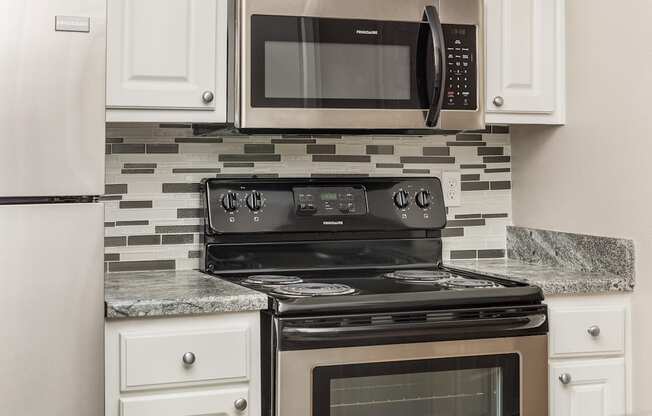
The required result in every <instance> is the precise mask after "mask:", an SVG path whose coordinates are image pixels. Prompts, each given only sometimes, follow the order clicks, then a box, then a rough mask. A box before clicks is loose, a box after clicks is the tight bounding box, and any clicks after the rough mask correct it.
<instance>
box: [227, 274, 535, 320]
mask: <svg viewBox="0 0 652 416" xmlns="http://www.w3.org/2000/svg"><path fill="white" fill-rule="evenodd" d="M217 275H218V276H219V277H221V278H223V279H225V280H229V281H232V282H234V283H237V284H240V285H242V286H246V287H248V288H250V289H253V290H257V291H260V292H263V293H265V294H267V295H268V296H269V298H270V308H271V309H272V310H273V311H274V312H275V313H277V314H299V313H319V312H323V313H330V312H345V311H347V312H352V311H356V312H357V311H370V310H393V309H395V310H405V309H419V308H423V307H428V308H437V307H438V306H442V307H444V306H446V307H450V306H454V305H460V306H465V307H469V306H473V305H478V306H481V305H489V304H497V303H505V302H508V301H510V302H512V303H513V302H525V303H528V302H540V301H541V299H542V295H541V291H540V289H539V288H536V287H531V286H529V285H527V284H525V283H521V282H515V281H509V280H503V279H497V278H493V277H490V276H483V275H477V274H473V273H467V272H462V271H456V270H450V269H435V268H433V269H424V268H419V269H401V270H398V271H397V270H381V271H379V270H327V271H304V272H299V271H291V272H274V273H247V274H245V273H243V274H232V275H219V274H217Z"/></svg>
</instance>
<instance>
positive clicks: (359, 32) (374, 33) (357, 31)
mask: <svg viewBox="0 0 652 416" xmlns="http://www.w3.org/2000/svg"><path fill="white" fill-rule="evenodd" d="M355 33H357V34H358V35H377V34H378V31H377V30H362V29H358V30H356V31H355Z"/></svg>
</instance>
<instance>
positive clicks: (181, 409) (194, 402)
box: [120, 388, 251, 416]
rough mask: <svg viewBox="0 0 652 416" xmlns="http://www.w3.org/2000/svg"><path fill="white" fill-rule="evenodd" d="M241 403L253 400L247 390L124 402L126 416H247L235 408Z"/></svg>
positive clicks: (124, 400) (130, 398) (133, 399)
mask: <svg viewBox="0 0 652 416" xmlns="http://www.w3.org/2000/svg"><path fill="white" fill-rule="evenodd" d="M238 400H247V401H249V396H248V391H247V389H246V388H235V389H227V388H225V389H220V390H212V391H205V392H199V393H170V394H160V395H150V396H136V397H129V398H125V399H120V415H122V416H197V415H202V416H247V415H249V414H251V413H249V412H248V411H247V409H246V408H245V409H244V410H242V411H240V410H238V409H236V408H235V406H234V403H235V402H237V401H238Z"/></svg>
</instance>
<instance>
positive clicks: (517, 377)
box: [276, 335, 548, 416]
mask: <svg viewBox="0 0 652 416" xmlns="http://www.w3.org/2000/svg"><path fill="white" fill-rule="evenodd" d="M547 370H548V368H547V337H546V336H545V335H543V336H530V337H516V338H497V339H483V340H465V341H447V342H432V343H418V344H405V345H387V346H363V347H352V348H335V349H323V350H304V351H282V352H279V353H278V373H277V376H278V391H277V400H278V401H277V412H276V415H277V416H281V415H282V416H308V415H312V416H368V415H374V416H385V415H387V416H390V415H391V416H395V415H410V416H514V415H527V416H547V414H548V405H547V400H548V390H547Z"/></svg>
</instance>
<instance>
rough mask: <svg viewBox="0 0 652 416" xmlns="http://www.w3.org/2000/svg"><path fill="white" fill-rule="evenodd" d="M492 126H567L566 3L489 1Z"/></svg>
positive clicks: (550, 0)
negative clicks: (499, 124) (565, 124)
mask: <svg viewBox="0 0 652 416" xmlns="http://www.w3.org/2000/svg"><path fill="white" fill-rule="evenodd" d="M485 5H486V9H485V15H486V39H487V73H486V80H487V103H486V107H487V120H486V121H487V123H502V124H563V123H564V119H565V59H564V54H565V30H564V24H565V21H564V20H565V19H564V7H565V0H486V1H485Z"/></svg>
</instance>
